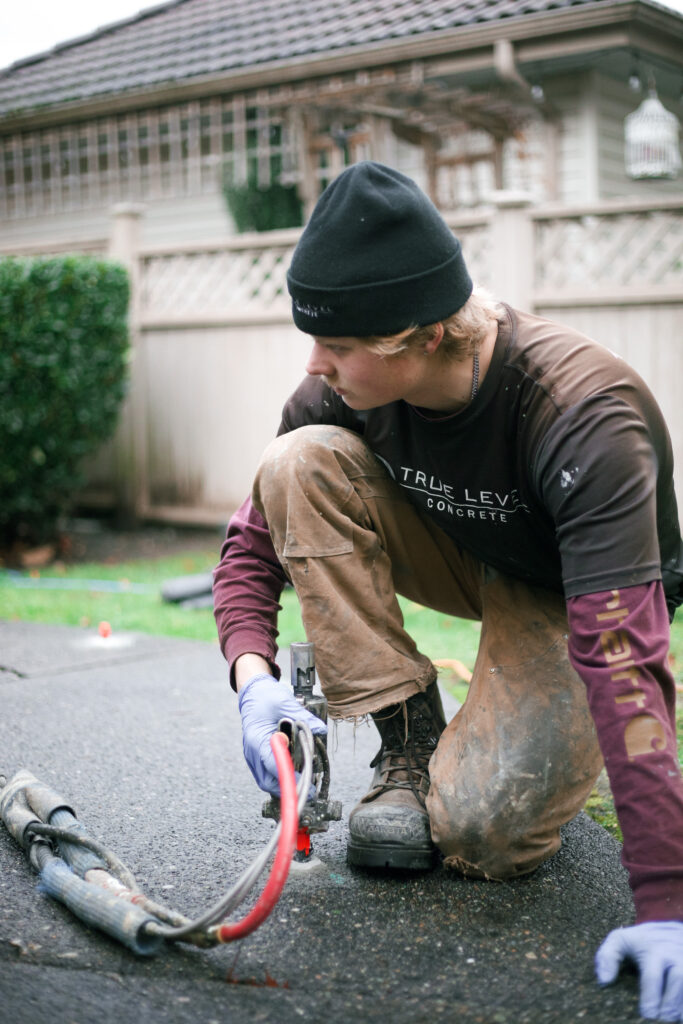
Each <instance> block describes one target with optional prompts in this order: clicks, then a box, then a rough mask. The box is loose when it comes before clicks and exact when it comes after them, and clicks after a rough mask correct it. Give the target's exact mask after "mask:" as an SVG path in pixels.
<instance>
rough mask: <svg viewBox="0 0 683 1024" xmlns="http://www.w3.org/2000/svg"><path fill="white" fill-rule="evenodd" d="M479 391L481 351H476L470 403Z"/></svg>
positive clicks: (473, 361)
mask: <svg viewBox="0 0 683 1024" xmlns="http://www.w3.org/2000/svg"><path fill="white" fill-rule="evenodd" d="M478 390H479V349H476V348H475V350H474V355H473V357H472V393H471V395H470V402H471V401H473V399H474V398H475V397H476V394H477V391H478Z"/></svg>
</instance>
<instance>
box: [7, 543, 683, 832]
mask: <svg viewBox="0 0 683 1024" xmlns="http://www.w3.org/2000/svg"><path fill="white" fill-rule="evenodd" d="M217 557H218V553H217V551H216V550H215V549H208V550H207V551H205V552H201V551H200V552H191V553H188V554H186V555H179V556H177V557H174V558H165V559H162V560H150V561H142V560H141V561H134V562H122V563H118V564H115V565H108V564H93V565H88V564H79V565H75V566H71V567H65V566H60V565H59V564H57V565H54V566H52V567H50V568H48V569H42V570H40V572H37V571H35V570H34V571H33V572H22V573H12V572H7V571H4V570H0V619H8V620H10V621H11V620H20V621H23V622H46V623H57V624H62V625H71V626H82V627H86V628H91V629H93V630H96V629H97V628H98V625H99V623H100V622H103V621H106V622H108V623H109V624H110V625H111V628H112V631H113V632H114V633H115V632H116V631H117V630H133V631H136V632H142V633H152V634H156V635H162V636H176V637H187V638H190V639H194V640H206V641H210V642H214V643H215V642H216V627H215V623H214V619H213V613H212V611H211V610H210V609H194V610H191V609H185V608H180V607H178V606H177V605H172V604H167V603H165V602H163V601H162V599H161V596H160V587H161V584H162V583H163V581H164V580H168V579H173V578H176V577H178V576H184V575H193V574H196V573H203V572H209V571H210V570H211V569H212V568H213V566H214V565H215V563H216V561H217ZM64 588H73V589H64ZM108 588H109V589H108ZM401 607H402V610H403V614H404V618H405V624H406V628H407V630H408V632H409V633H410V634H411V636H412V637H413V638H414V639H415V641H416V643H417V645H418V647H419V649H420V650H421V651H422V652H423V653H424V654H426V655H427V656H428V657H430V658H432V659H433V660H441V659H458V661H460V662H462V663H463V664H464V665H465V666H466V667H467V668H469V669H470V670H471V669H472V668H473V666H474V661H475V658H476V654H477V648H478V645H479V631H480V627H479V624H478V623H474V622H469V621H466V620H463V619H454V618H451V617H449V616H447V615H440V614H439V613H437V612H432V611H429V610H427V609H425V608H422V607H420V606H419V605H416V604H414V603H413V602H412V601H407V600H403V599H401ZM278 624H279V629H280V637H279V643H280V646H281V647H286V646H288V645H289V644H290V643H291V642H292V641H296V640H303V639H305V634H304V631H303V626H302V624H301V616H300V615H299V606H298V602H297V599H296V595H295V594H294V591H293V590H291V589H288V590H286V591H285V592H284V594H283V595H282V612H281V613H280V617H279V623H278ZM671 656H672V667H673V671H674V676H675V678H676V682H677V684H678V685H679V686H680V685H683V609H681V610H679V613H678V614H677V616H676V619H675V620H674V623H673V626H672V630H671ZM441 681H442V683H443V685H445V686H447V687H448V689H449V690H450V691H451V692H452V693H453V694H454V695H455V696H456V698H457V699H459V700H461V701H462V700H464V698H465V695H466V693H467V687H466V685H465V684H464V683H462V681H461V680H460V679H459V678H458V676H457V675H456V674H455V673H454V672H452V671H448V670H444V671H442V673H441ZM678 735H679V750H681V751H682V753H683V700H681V701H680V702H679V714H678ZM588 810H589V812H590V813H591V814H592V815H593V817H595V818H596V820H598V821H600V822H601V824H604V825H605V827H606V828H608V829H609V830H610V831H611V832H613V834H615V835H617V836H619V831H618V825H617V823H616V818H615V815H614V808H613V805H612V803H611V798H610V797H609V793H607V794H605V793H604V792H603V793H601V794H600V793H598V792H597V791H596V792H595V793H594V794H593V796H592V797H591V800H590V801H589V806H588Z"/></svg>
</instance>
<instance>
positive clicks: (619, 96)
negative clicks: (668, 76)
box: [595, 75, 681, 199]
mask: <svg viewBox="0 0 683 1024" xmlns="http://www.w3.org/2000/svg"><path fill="white" fill-rule="evenodd" d="M595 88H596V104H597V118H598V121H597V123H598V136H597V154H598V165H599V172H600V195H601V198H603V199H619V198H621V197H623V196H631V195H633V194H634V193H636V192H637V194H638V195H639V196H642V198H643V199H647V198H653V199H654V198H657V197H660V196H666V195H677V194H680V192H681V179H680V176H679V177H678V178H677V179H670V180H667V179H663V178H657V179H652V180H647V179H641V180H638V181H637V182H634V181H633V180H632V179H631V178H629V177H628V176H627V174H626V168H625V164H624V149H625V146H624V118H625V117H626V116H627V114H631V113H633V111H634V110H636V109H637V108H638V106H640V104H641V102H642V101H643V99H644V98H645V96H646V93H643V92H641V93H635V92H632V91H631V90H630V89H629V87H628V83H626V82H618V81H616V80H615V79H613V78H607V77H606V76H605V75H597V76H596V82H595ZM659 98H660V100H661V101H662V103H663V104H664V106H665V107H666V108H667V109H668V110H670V111H672V112H675V111H676V109H677V108H680V105H679V104H677V103H676V102H675V100H674V99H673V97H668V96H666V95H664V94H662V95H660V97H659Z"/></svg>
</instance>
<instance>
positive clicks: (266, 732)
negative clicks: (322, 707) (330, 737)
mask: <svg viewBox="0 0 683 1024" xmlns="http://www.w3.org/2000/svg"><path fill="white" fill-rule="evenodd" d="M238 705H239V709H240V715H241V716H242V749H243V750H244V756H245V758H246V761H247V764H248V765H249V767H250V769H251V774H252V775H253V776H254V778H255V779H256V783H257V785H258V786H259V788H260V789H263V790H265V792H266V793H271V794H272V795H273V796H279V795H280V787H279V785H278V781H277V767H276V764H275V757H274V756H273V752H272V750H271V749H270V737H271V736H272V735H273V733H274V732H277V727H278V722H279V721H280V719H281V718H291V719H292V720H293V721H295V722H296V721H299V722H305V723H306V724H307V725H308V726H309V728H310V730H311V732H312V733H313V734H314V735H319V736H324V735H325V733H326V732H327V726H326V725H325V723H324V722H323V721H322V720H321V719H320V718H318V717H317V715H313V714H311V712H310V711H306V709H305V708H304V707H302V705H301V704H299V702H298V700H295V698H294V695H293V694H292V691H291V690H290V688H289V687H288V686H285V684H284V683H281V682H279V681H278V680H277V679H275V678H274V677H273V676H269V675H266V673H265V672H263V673H259V674H258V675H255V676H252V677H251V679H249V680H248V681H247V682H246V683H245V684H244V686H243V687H242V689H241V690H240V692H239V697H238Z"/></svg>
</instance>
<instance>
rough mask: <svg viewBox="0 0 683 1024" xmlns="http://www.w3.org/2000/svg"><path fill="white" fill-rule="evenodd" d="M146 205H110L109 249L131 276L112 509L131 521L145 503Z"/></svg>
mask: <svg viewBox="0 0 683 1024" xmlns="http://www.w3.org/2000/svg"><path fill="white" fill-rule="evenodd" d="M143 210H144V207H142V206H140V205H139V204H137V203H120V204H118V205H117V206H115V207H114V208H113V210H112V219H111V231H110V236H109V246H108V249H107V255H108V257H109V259H112V260H116V261H117V262H118V263H122V264H123V265H124V266H125V268H126V270H127V271H128V275H129V280H130V305H129V310H128V330H129V338H130V362H129V385H128V394H127V396H126V400H125V402H124V405H123V409H122V410H121V418H120V421H119V427H118V430H117V433H116V440H115V446H114V459H115V469H114V472H115V479H114V490H115V500H116V514H117V518H118V520H119V522H120V523H121V524H122V525H132V524H134V523H135V521H136V520H137V519H138V518H139V516H140V513H141V511H142V509H143V508H144V507H145V505H146V504H147V502H146V491H147V473H146V466H147V457H146V456H147V452H146V443H145V436H146V431H145V408H144V360H143V358H142V352H141V332H140V260H139V248H140V220H141V217H142V214H143Z"/></svg>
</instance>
